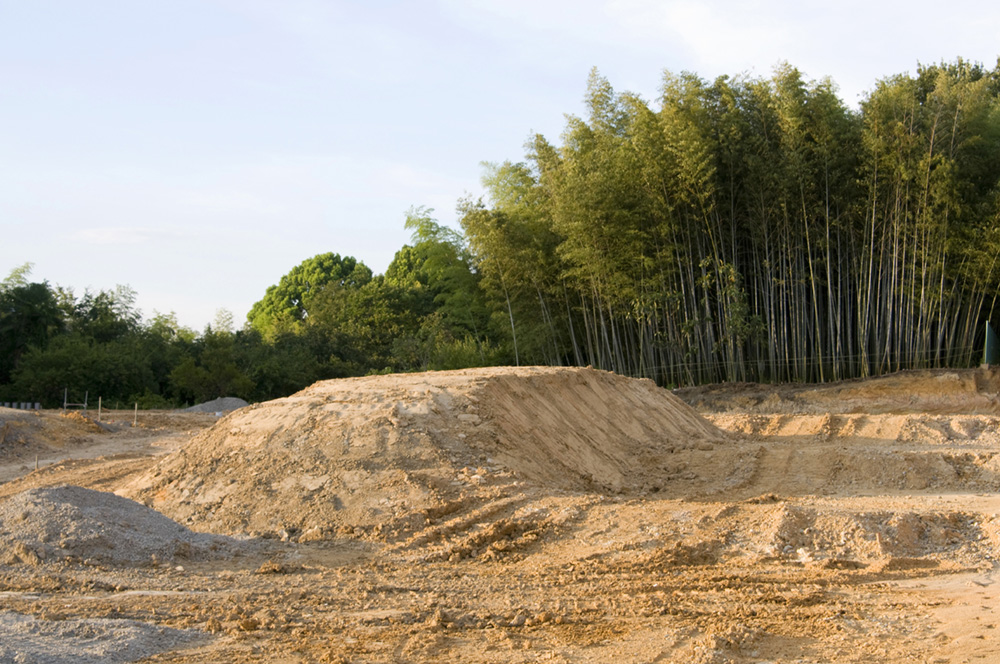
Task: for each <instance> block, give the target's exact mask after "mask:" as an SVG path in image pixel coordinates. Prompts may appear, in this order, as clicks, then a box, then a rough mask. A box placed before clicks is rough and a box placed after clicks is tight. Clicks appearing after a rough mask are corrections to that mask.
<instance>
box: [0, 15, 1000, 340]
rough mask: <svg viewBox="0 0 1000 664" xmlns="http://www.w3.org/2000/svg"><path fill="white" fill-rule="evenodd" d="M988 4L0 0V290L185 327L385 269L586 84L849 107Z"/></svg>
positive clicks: (557, 120) (985, 49) (554, 122)
mask: <svg viewBox="0 0 1000 664" xmlns="http://www.w3.org/2000/svg"><path fill="white" fill-rule="evenodd" d="M998 36H1000V8H998V3H994V2H971V1H968V0H956V1H953V2H950V3H941V2H933V3H931V2H924V1H923V0H921V1H919V2H859V1H856V0H848V1H846V2H822V3H820V2H809V1H805V2H803V1H781V2H765V1H758V2H753V1H749V2H736V1H732V0H710V1H708V2H697V1H695V0H678V1H675V0H667V1H662V2H657V1H654V0H574V1H569V0H557V1H552V2H549V1H546V0H533V1H531V2H528V1H527V0H505V1H503V2H500V1H493V0H471V1H459V0H428V1H421V0H411V1H409V2H401V1H393V0H383V1H380V0H373V1H369V2H343V1H336V0H62V1H60V0H0V248H2V250H0V278H2V277H4V276H6V275H7V274H8V273H9V272H10V270H11V269H12V268H14V267H16V266H18V265H21V264H23V263H25V262H32V263H34V264H35V268H34V271H33V273H32V277H33V278H34V279H39V280H40V279H47V280H48V281H49V282H50V283H53V284H59V285H62V286H69V287H73V288H75V289H76V291H77V292H78V293H81V292H82V291H83V290H84V289H85V288H88V287H90V288H92V289H95V290H96V289H111V288H113V287H114V286H115V285H116V284H128V285H130V286H132V287H133V288H134V289H135V290H136V291H137V292H138V296H139V300H138V305H139V306H140V307H141V309H142V310H143V313H144V315H145V316H146V317H147V318H148V317H150V316H152V314H153V312H154V310H155V311H159V312H161V313H166V312H170V311H174V312H176V313H177V315H178V317H179V319H180V322H181V323H182V324H185V325H187V326H190V327H193V328H195V329H197V330H201V329H202V328H203V327H204V325H205V324H206V323H208V322H210V321H211V320H212V319H213V317H214V316H215V312H216V311H217V310H218V309H219V308H226V309H228V310H230V311H231V312H232V313H233V314H234V316H235V319H236V321H237V324H242V321H243V320H244V319H245V316H246V313H247V311H248V310H249V308H250V306H251V305H252V304H253V302H255V301H256V300H258V299H260V298H261V297H262V296H263V294H264V291H265V289H266V288H267V286H268V285H270V284H273V283H276V282H277V281H278V279H279V278H280V277H281V275H282V274H284V273H286V272H288V271H289V270H290V269H291V268H292V267H293V266H295V265H297V264H298V263H299V262H301V261H302V260H304V259H306V258H308V257H310V256H313V255H315V254H318V253H322V252H326V251H333V252H337V253H340V254H346V255H352V256H355V257H356V258H358V259H360V260H362V261H364V262H365V263H366V264H367V265H369V267H371V268H372V269H373V270H374V271H375V272H382V271H384V270H385V268H386V266H387V265H388V264H389V261H390V260H392V256H393V254H394V253H395V251H396V250H397V249H399V248H400V247H401V246H402V245H403V244H405V243H406V242H407V239H408V234H407V232H406V231H405V230H404V229H403V219H404V214H405V211H406V210H407V208H409V207H410V206H413V205H426V206H430V207H433V208H435V211H436V216H437V217H438V218H439V219H440V220H441V221H443V222H445V223H449V224H455V223H456V218H455V213H454V208H455V204H456V202H457V201H458V199H459V198H461V197H462V196H464V195H466V194H472V195H473V196H478V195H480V193H481V189H480V185H479V177H480V174H481V168H480V162H481V161H484V160H485V161H502V160H504V159H511V160H515V161H516V160H520V159H521V158H522V157H523V154H524V151H523V144H524V142H525V141H526V140H527V139H528V137H529V136H530V135H531V134H533V133H534V132H541V133H543V134H545V135H546V136H547V137H548V138H549V139H550V140H552V141H553V142H558V140H559V134H560V133H561V131H562V129H563V127H564V124H565V118H564V114H581V113H582V112H583V111H582V98H583V94H584V88H585V84H586V79H587V75H588V73H589V71H590V68H591V67H593V66H596V67H598V69H600V71H601V73H602V74H603V75H605V76H606V77H607V78H608V79H609V80H610V82H611V84H612V85H613V86H614V87H615V88H616V89H617V90H631V91H633V92H637V93H639V94H641V95H643V96H644V97H645V98H646V99H647V100H650V101H655V98H656V94H657V89H658V87H659V83H660V78H661V74H662V72H663V70H664V69H669V70H671V71H674V72H680V71H682V70H689V71H693V72H695V73H697V74H699V75H700V76H702V77H703V78H706V79H712V78H714V77H715V76H718V75H720V74H730V75H735V74H740V73H750V74H754V75H761V76H766V75H768V74H769V73H770V71H771V69H772V67H773V66H774V65H775V64H777V63H778V62H780V61H782V60H787V61H788V62H789V63H791V64H792V65H794V66H796V67H798V68H799V69H800V70H801V71H802V72H803V74H804V75H805V76H806V77H807V78H808V79H818V78H821V77H824V76H830V77H831V78H832V79H833V80H834V81H835V82H836V83H837V84H838V85H839V86H840V90H841V97H842V98H843V99H844V100H845V101H846V102H848V103H849V104H852V105H853V104H856V103H857V101H858V99H859V97H860V95H862V94H863V93H864V91H865V90H867V89H869V88H870V87H871V86H872V85H873V84H874V83H875V81H876V80H877V79H879V78H882V77H885V76H889V75H892V74H896V73H901V72H907V71H911V72H912V71H913V70H914V69H915V67H916V64H917V62H923V63H933V62H937V61H940V60H942V59H945V60H953V59H954V58H955V57H957V56H962V57H964V58H966V59H970V60H976V61H980V62H983V63H984V64H986V65H987V66H990V67H992V66H993V65H994V64H995V63H996V61H997V56H998V54H1000V40H998Z"/></svg>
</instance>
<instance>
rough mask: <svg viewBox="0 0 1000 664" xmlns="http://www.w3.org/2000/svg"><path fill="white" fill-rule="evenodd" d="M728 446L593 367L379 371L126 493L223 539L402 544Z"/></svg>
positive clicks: (233, 430)
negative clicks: (438, 527)
mask: <svg viewBox="0 0 1000 664" xmlns="http://www.w3.org/2000/svg"><path fill="white" fill-rule="evenodd" d="M726 440H727V438H726V436H725V434H723V433H722V432H720V431H719V430H718V429H716V428H715V427H714V426H712V425H711V424H709V423H707V422H706V421H705V420H703V419H702V418H701V417H699V416H698V415H697V414H695V413H694V412H693V411H692V410H691V409H690V408H689V407H688V406H686V405H685V404H684V403H683V402H681V401H680V400H679V399H677V398H676V397H674V396H673V395H672V394H671V393H670V392H669V391H667V390H663V389H660V388H658V387H656V385H654V384H653V383H652V382H651V381H647V380H635V379H628V378H622V377H619V376H616V375H614V374H610V373H606V372H600V371H594V370H592V369H577V368H538V367H532V368H492V369H475V370H463V371H451V372H433V373H424V374H403V375H393V376H372V377H365V378H355V379H345V380H333V381H325V382H321V383H317V384H316V385H313V386H312V387H310V388H308V389H306V390H303V391H302V392H299V393H297V394H295V395H292V396H290V397H287V398H285V399H278V400H276V401H271V402H267V403H262V404H256V405H254V406H253V407H250V408H245V409H243V410H240V411H238V412H236V413H233V414H231V415H229V416H227V417H226V418H224V419H223V420H221V421H220V422H219V423H218V424H217V425H216V426H215V427H213V428H212V429H210V430H209V431H207V432H205V433H204V434H202V435H200V436H198V437H197V438H195V439H194V440H192V442H191V443H190V444H188V445H187V446H186V447H185V448H183V449H182V450H180V451H178V452H176V453H174V454H172V455H170V456H169V457H166V458H165V459H164V460H163V461H161V462H160V463H159V464H158V465H157V466H156V467H155V468H154V469H153V470H152V471H151V472H150V473H149V474H148V475H147V476H145V477H142V478H140V479H139V480H137V481H136V482H135V483H133V485H132V486H131V488H128V489H126V495H130V496H132V497H134V498H135V499H137V500H141V501H143V502H145V503H146V504H148V505H151V506H153V507H154V508H155V509H157V510H160V511H162V512H163V513H165V514H168V515H170V516H171V517H173V518H175V519H177V520H179V521H181V522H185V523H189V524H195V525H196V527H198V528H199V529H204V530H210V531H214V532H228V533H247V532H249V533H253V534H274V535H284V536H287V537H293V538H299V539H314V538H315V539H320V538H325V537H327V536H328V535H329V534H330V533H331V532H335V531H336V530H337V529H338V528H340V529H349V530H350V529H360V530H361V531H362V532H363V533H365V532H367V533H370V534H372V535H373V536H377V537H381V538H386V537H397V536H399V537H402V536H403V535H406V534H409V533H410V532H412V531H413V530H415V529H417V528H422V527H424V526H426V525H427V524H428V523H429V522H430V520H432V519H439V518H442V517H444V516H447V515H449V514H453V513H455V512H458V511H470V510H474V509H475V508H476V506H477V505H483V504H485V503H487V502H489V501H492V500H497V499H500V498H502V497H505V496H510V495H513V494H519V493H522V492H523V491H525V490H527V489H529V488H530V487H532V486H534V487H544V488H545V489H546V490H548V491H551V490H564V491H595V492H606V493H638V492H644V491H656V490H659V489H660V488H661V487H662V486H663V485H664V484H665V483H669V482H670V481H671V477H672V475H671V472H672V470H671V468H672V466H671V459H672V458H673V455H674V454H675V453H677V452H679V451H684V450H692V449H711V448H712V447H713V446H715V445H718V444H722V443H725V442H726ZM356 534H357V533H356Z"/></svg>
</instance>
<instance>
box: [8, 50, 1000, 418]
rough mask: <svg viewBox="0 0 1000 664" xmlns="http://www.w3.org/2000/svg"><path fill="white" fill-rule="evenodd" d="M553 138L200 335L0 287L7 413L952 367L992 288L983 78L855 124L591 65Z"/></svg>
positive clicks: (969, 74)
mask: <svg viewBox="0 0 1000 664" xmlns="http://www.w3.org/2000/svg"><path fill="white" fill-rule="evenodd" d="M586 108H587V117H585V118H576V117H571V118H569V119H568V122H567V126H566V129H565V132H564V133H563V135H562V137H561V145H554V144H552V143H550V142H549V141H548V140H547V139H546V138H545V137H543V136H535V137H533V138H532V139H531V140H530V141H529V143H528V145H527V146H526V147H527V154H526V156H525V160H524V161H522V162H504V163H501V164H487V165H486V166H485V173H484V176H483V184H484V186H485V189H486V191H487V196H486V199H485V200H471V199H466V200H462V201H460V202H459V204H458V208H459V213H460V215H461V228H462V232H461V233H460V232H458V231H456V230H454V229H451V228H448V227H446V226H442V225H441V224H439V223H438V222H437V221H435V220H434V219H433V217H432V216H431V213H432V211H431V210H428V209H426V208H413V209H411V210H410V211H409V213H408V214H407V218H406V222H405V223H406V228H407V229H409V230H410V231H411V232H412V239H411V243H410V244H409V245H407V246H404V247H403V248H402V249H400V250H399V252H397V254H396V257H395V259H394V260H393V262H392V264H391V265H389V267H388V269H387V270H386V271H385V274H381V275H373V274H372V271H371V270H370V269H369V268H368V267H367V266H365V265H364V264H363V263H361V262H359V261H357V260H356V259H354V258H353V257H350V256H343V257H342V256H340V255H338V254H334V253H325V254H320V255H318V256H315V257H313V258H309V259H307V260H305V261H303V262H302V263H301V264H300V265H298V266H295V267H294V268H293V269H292V270H291V271H290V272H289V273H288V274H286V275H285V276H284V277H282V278H281V280H280V281H279V283H278V284H276V285H274V286H272V287H270V288H268V289H267V292H266V293H264V295H263V298H262V299H261V300H260V301H259V302H258V303H257V304H255V305H254V307H253V309H252V310H251V311H250V313H249V315H248V322H247V324H246V325H245V326H244V327H243V328H242V329H233V328H234V326H233V324H232V319H231V315H228V314H226V313H225V312H222V313H221V314H220V318H219V320H217V321H216V323H215V324H213V325H211V326H209V327H208V328H206V330H204V331H203V332H202V333H200V334H199V333H196V332H194V331H192V330H187V329H183V328H180V327H179V326H178V325H177V321H176V318H175V317H174V316H172V315H170V316H163V315H157V316H155V317H154V318H153V319H152V321H149V322H143V321H142V319H141V316H140V315H139V312H138V311H137V310H136V309H135V306H134V301H135V294H134V293H133V292H132V291H131V290H130V289H128V288H127V287H126V288H122V287H119V288H116V289H115V290H113V291H101V292H97V293H91V292H87V293H84V294H83V295H82V296H81V297H76V296H74V294H73V293H72V291H67V290H64V289H61V288H58V287H52V286H50V285H49V284H48V283H47V282H30V281H29V280H28V277H29V275H30V266H28V265H26V266H24V267H22V268H19V269H17V270H15V271H14V272H13V273H12V274H11V275H10V276H9V277H8V278H7V279H6V280H4V281H3V282H0V401H2V400H15V399H17V400H32V401H41V402H43V403H45V404H46V405H56V403H59V402H61V400H62V398H63V394H64V391H66V390H68V391H69V393H70V395H71V400H74V399H80V398H82V396H83V394H84V393H87V392H89V393H90V394H91V395H101V396H103V397H104V398H105V399H106V400H111V399H114V400H120V401H122V402H128V403H131V402H133V401H138V402H139V403H140V404H142V405H147V406H155V405H171V404H178V405H179V404H183V403H191V402H197V401H202V400H207V399H211V398H214V397H217V396H222V395H235V396H241V397H244V398H247V399H249V400H261V399H267V398H273V397H277V396H281V395H285V394H288V393H290V392H293V391H295V390H297V389H300V388H302V387H304V386H306V385H308V384H310V383H312V382H314V381H315V380H318V379H322V378H330V377H340V376H350V375H360V374H366V373H372V372H383V371H416V370H424V369H447V368H459V367H468V366H479V365H491V364H515V363H516V364H577V365H586V364H590V365H593V366H595V367H599V368H604V369H610V370H614V371H617V372H619V373H622V374H626V375H633V376H647V377H651V378H654V379H655V380H657V381H658V382H660V383H662V384H686V383H694V382H709V381H720V380H758V381H789V380H796V381H824V380H831V379H838V378H847V377H855V376H867V375H873V374H880V373H884V372H888V371H895V370H899V369H904V368H918V367H941V366H970V365H974V364H976V363H978V361H979V358H980V357H981V353H982V350H981V349H982V338H983V334H984V327H985V323H986V321H988V320H989V319H990V318H991V316H992V315H993V314H994V309H995V305H996V297H997V293H1000V269H998V265H997V258H998V256H1000V223H998V222H1000V64H998V66H997V67H996V68H994V69H993V70H988V69H985V68H984V67H983V66H981V65H978V64H971V63H968V62H965V61H962V60H958V61H956V62H954V63H942V64H939V65H933V66H922V67H919V68H918V71H917V74H916V76H909V75H900V76H894V77H890V78H887V79H884V80H882V81H880V82H878V84H877V85H876V86H875V87H874V89H873V90H872V91H871V92H870V93H869V94H868V96H867V98H866V99H865V100H864V101H863V103H862V104H861V107H860V108H859V109H858V110H852V109H849V108H847V107H846V106H845V105H844V104H843V103H842V102H841V101H840V99H839V98H838V97H837V94H836V89H835V87H834V85H833V83H832V82H830V81H829V80H822V81H818V82H817V81H813V82H809V81H805V80H803V78H802V76H801V74H800V73H799V72H798V71H797V70H796V69H794V68H793V67H790V66H788V65H782V66H780V67H778V68H777V69H776V70H775V72H774V74H773V76H771V77H770V78H766V79H762V78H747V77H740V78H728V77H722V78H719V79H717V80H715V81H713V82H707V81H704V80H702V79H700V78H698V77H697V76H695V75H692V74H689V73H684V74H681V75H675V74H671V73H669V72H668V73H666V74H665V75H664V79H663V85H662V88H661V97H660V99H659V100H658V104H657V105H656V106H655V107H651V106H650V105H649V104H648V103H647V102H646V101H645V100H643V99H641V98H639V97H637V96H635V95H632V94H629V93H623V94H619V93H616V92H615V91H614V90H613V89H612V87H611V85H610V83H609V82H608V81H607V80H605V79H604V78H602V77H601V76H600V75H599V74H598V73H597V72H596V71H594V72H592V74H591V76H590V79H589V82H588V86H587V93H586Z"/></svg>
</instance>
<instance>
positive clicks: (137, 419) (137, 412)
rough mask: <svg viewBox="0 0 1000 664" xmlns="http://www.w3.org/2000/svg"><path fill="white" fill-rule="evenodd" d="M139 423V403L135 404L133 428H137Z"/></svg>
mask: <svg viewBox="0 0 1000 664" xmlns="http://www.w3.org/2000/svg"><path fill="white" fill-rule="evenodd" d="M138 421H139V402H138V401H136V402H135V415H134V416H133V417H132V428H133V429H134V428H135V425H136V423H137V422H138Z"/></svg>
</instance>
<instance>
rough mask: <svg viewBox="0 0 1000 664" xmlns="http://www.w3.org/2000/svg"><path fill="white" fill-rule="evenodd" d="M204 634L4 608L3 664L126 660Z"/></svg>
mask: <svg viewBox="0 0 1000 664" xmlns="http://www.w3.org/2000/svg"><path fill="white" fill-rule="evenodd" d="M206 638H209V637H208V635H207V634H205V633H204V632H199V631H195V630H179V629H172V628H169V627H159V626H156V625H150V624H147V623H143V622H138V621H135V620H98V619H91V620H39V619H37V618H33V617H31V616H26V615H22V614H20V613H14V612H11V611H0V664H8V663H9V664H28V663H31V664H122V663H124V662H134V661H136V660H139V659H143V658H145V657H150V656H151V655H155V654H157V653H161V652H165V651H167V650H174V649H177V648H181V647H183V646H185V645H188V644H193V643H194V642H196V641H199V640H201V639H206Z"/></svg>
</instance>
